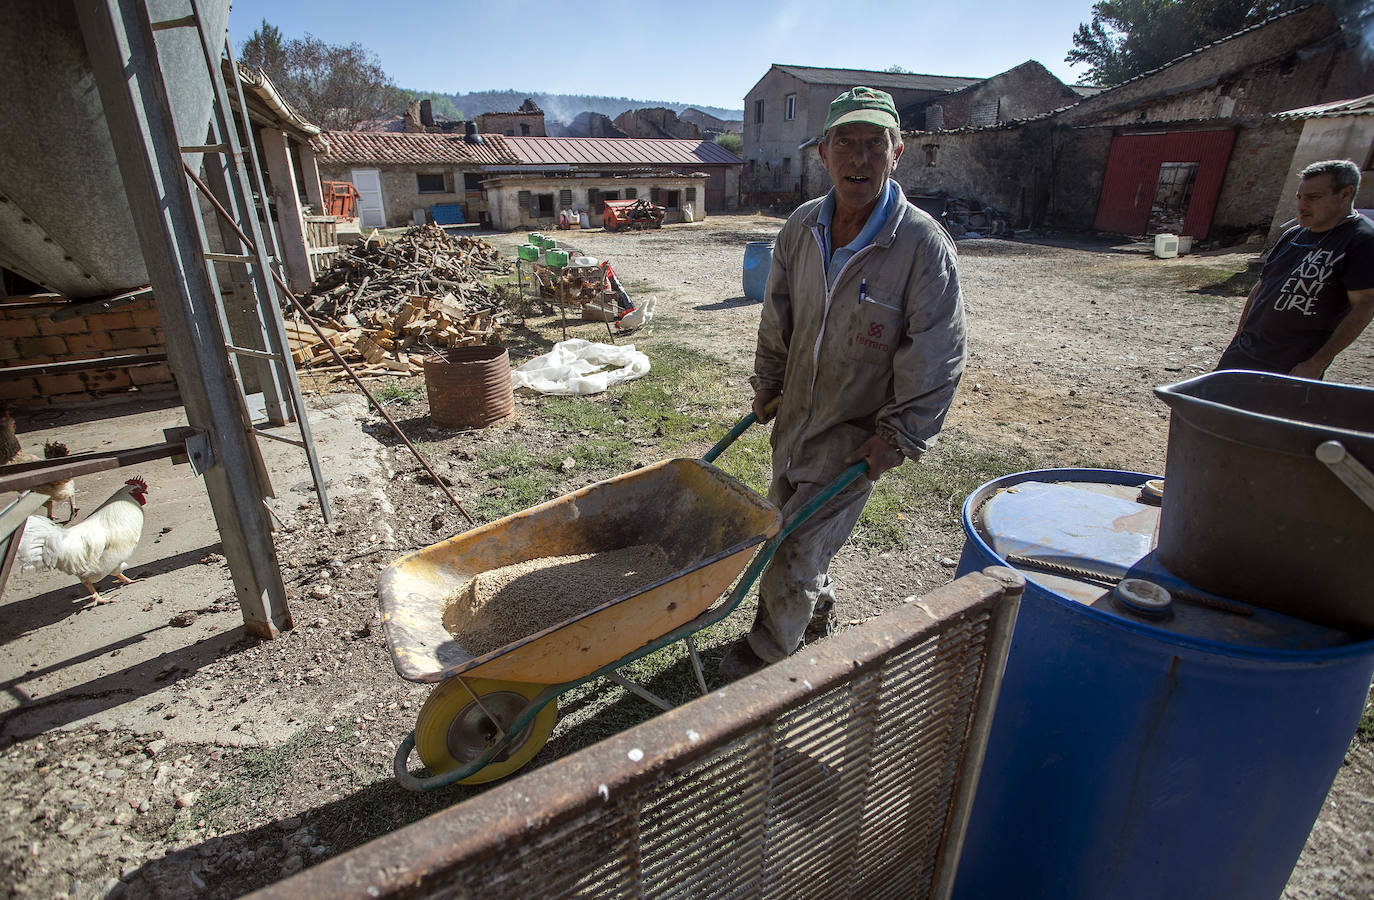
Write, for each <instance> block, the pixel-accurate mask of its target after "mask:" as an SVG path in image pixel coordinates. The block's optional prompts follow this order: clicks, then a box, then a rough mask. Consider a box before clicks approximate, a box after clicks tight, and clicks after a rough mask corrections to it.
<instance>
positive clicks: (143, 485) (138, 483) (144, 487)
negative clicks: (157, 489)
mask: <svg viewBox="0 0 1374 900" xmlns="http://www.w3.org/2000/svg"><path fill="white" fill-rule="evenodd" d="M124 483H125V484H129V485H133V486H134V487H136V488H138V489H139V490H140V491H143V492H144V493H145V494H146V493H147V492H148V482H146V481H144V480H143V479H142V478H139V477H138V476H137V475H135V476H134V477H133V478H130V479H129V480H128V481H126V482H124Z"/></svg>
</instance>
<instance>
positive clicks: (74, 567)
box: [15, 478, 148, 603]
mask: <svg viewBox="0 0 1374 900" xmlns="http://www.w3.org/2000/svg"><path fill="white" fill-rule="evenodd" d="M147 492H148V485H147V484H146V483H145V482H144V481H143V479H142V478H130V479H129V480H128V481H126V482H125V483H124V487H122V488H120V489H119V490H118V491H116V492H115V493H114V495H113V496H111V497H110V499H108V500H106V501H105V502H104V503H102V504H100V506H99V507H98V508H97V509H96V511H95V512H93V513H91V514H90V515H89V516H87V517H86V518H84V519H82V520H81V521H80V522H77V523H76V524H75V525H66V526H63V525H58V524H56V523H55V522H53V521H52V520H51V519H48V518H45V517H43V516H29V517H28V519H27V520H26V521H25V524H24V535H23V537H22V538H20V540H19V551H18V553H17V554H16V555H15V559H16V561H17V562H18V563H19V564H20V566H22V567H23V568H25V569H46V570H49V571H51V570H52V569H57V570H58V571H61V572H66V573H67V574H68V575H75V576H76V577H77V578H80V579H81V583H82V584H84V585H85V586H86V590H88V591H90V592H91V599H92V600H94V601H95V602H96V603H107V602H109V601H107V600H106V599H105V598H104V597H101V596H100V594H98V593H96V590H95V583H96V582H97V581H99V580H100V579H102V578H104V577H105V576H106V575H114V577H115V578H118V579H119V580H120V581H121V582H123V583H124V584H133V580H132V579H130V578H126V577H125V576H124V574H123V569H124V562H125V560H127V559H128V558H129V555H130V554H132V553H133V552H134V548H135V547H137V546H138V541H139V538H141V537H142V536H143V504H145V503H147V502H148V501H147V500H146V499H145V497H144V494H146V493H147Z"/></svg>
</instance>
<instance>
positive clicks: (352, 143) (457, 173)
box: [319, 131, 520, 228]
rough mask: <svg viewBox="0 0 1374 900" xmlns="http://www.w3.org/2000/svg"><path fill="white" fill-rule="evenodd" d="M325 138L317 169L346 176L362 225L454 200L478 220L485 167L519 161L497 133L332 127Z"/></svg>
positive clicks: (404, 218) (419, 215) (425, 214)
mask: <svg viewBox="0 0 1374 900" xmlns="http://www.w3.org/2000/svg"><path fill="white" fill-rule="evenodd" d="M472 137H480V140H476V141H474V140H472ZM325 139H326V141H327V142H328V144H329V150H328V152H327V153H325V154H323V155H322V156H320V158H319V166H320V172H321V174H322V176H323V177H324V179H325V180H326V181H349V182H352V183H353V186H354V187H355V188H357V189H358V194H359V200H358V213H359V217H360V219H361V224H362V226H363V227H364V228H374V227H375V228H385V227H387V226H395V225H409V224H411V223H412V222H415V221H416V220H417V219H418V220H419V221H425V220H426V219H428V218H429V217H430V216H431V215H432V214H433V212H432V210H431V209H430V208H431V207H433V206H444V207H452V206H455V205H456V206H458V207H459V208H460V209H461V212H462V216H463V218H464V220H465V221H468V222H477V221H481V219H482V217H483V215H484V214H485V213H486V200H485V198H484V196H483V193H482V172H483V170H484V167H486V166H493V165H496V166H514V165H518V164H519V163H520V159H519V157H517V156H515V155H514V153H512V152H511V150H510V148H509V147H508V146H507V145H506V143H505V138H504V136H502V135H497V134H486V135H480V136H476V135H473V136H469V135H462V134H428V133H425V134H396V133H391V132H360V131H331V132H327V133H326V134H325Z"/></svg>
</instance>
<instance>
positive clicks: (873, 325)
mask: <svg viewBox="0 0 1374 900" xmlns="http://www.w3.org/2000/svg"><path fill="white" fill-rule="evenodd" d="M886 329H887V326H886V325H884V324H883V323H882V322H869V323H868V330H867V333H866V334H856V335H855V336H854V343H856V344H858V345H859V346H860V347H871V348H873V349H874V350H881V351H882V352H884V353H886V352H887V349H888V348H887V342H886V341H884V340H883V332H884V331H886Z"/></svg>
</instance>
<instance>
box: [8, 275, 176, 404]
mask: <svg viewBox="0 0 1374 900" xmlns="http://www.w3.org/2000/svg"><path fill="white" fill-rule="evenodd" d="M63 305H64V304H62V303H60V302H56V303H54V304H53V306H51V307H43V306H26V307H6V306H5V305H3V304H0V366H32V365H40V364H42V363H52V362H65V361H68V360H76V359H92V358H95V357H102V356H124V355H127V354H132V353H157V352H161V351H163V350H166V343H165V340H164V338H163V335H162V327H161V324H160V322H159V320H158V315H157V306H156V304H155V303H154V301H153V299H152V297H146V298H144V299H141V300H138V301H136V302H134V303H130V304H128V305H126V306H121V307H120V308H119V309H116V310H112V311H109V312H98V313H94V314H92V315H90V316H76V317H73V318H70V319H61V320H54V318H53V313H54V312H56V311H57V310H59V309H61V308H62V306H63ZM171 384H172V373H171V371H170V370H169V369H168V368H167V364H166V363H165V362H163V363H156V364H153V365H144V366H134V367H132V368H115V369H91V370H85V371H79V372H65V373H62V374H60V375H36V376H24V377H20V378H5V377H3V373H0V401H5V402H16V403H19V404H20V405H30V404H34V405H37V404H44V403H52V402H61V403H71V402H79V401H82V400H94V399H97V398H101V397H106V396H109V395H110V394H120V393H127V392H130V391H139V390H147V389H149V388H153V387H169V386H171Z"/></svg>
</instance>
